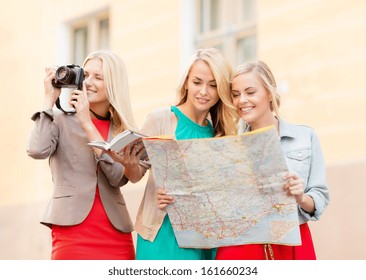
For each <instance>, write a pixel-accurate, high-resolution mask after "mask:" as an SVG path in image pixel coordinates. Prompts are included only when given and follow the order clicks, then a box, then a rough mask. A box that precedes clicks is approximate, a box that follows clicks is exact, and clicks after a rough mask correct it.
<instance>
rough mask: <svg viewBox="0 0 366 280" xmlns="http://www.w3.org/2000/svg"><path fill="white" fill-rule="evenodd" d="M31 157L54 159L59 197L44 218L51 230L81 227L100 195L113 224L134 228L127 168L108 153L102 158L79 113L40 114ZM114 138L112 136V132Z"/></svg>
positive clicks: (52, 165)
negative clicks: (124, 192)
mask: <svg viewBox="0 0 366 280" xmlns="http://www.w3.org/2000/svg"><path fill="white" fill-rule="evenodd" d="M32 120H33V121H34V122H35V123H34V127H33V129H32V131H31V135H30V139H29V142H28V147H27V153H28V155H29V156H30V157H32V158H35V159H46V158H49V165H50V169H51V173H52V180H53V194H52V197H51V199H50V201H49V204H48V206H47V209H46V211H45V213H44V216H43V218H42V220H41V223H42V224H45V225H47V226H51V225H52V224H55V225H63V226H66V225H76V224H80V223H81V222H82V221H83V220H84V219H85V218H86V217H87V215H88V214H89V212H90V210H91V208H92V205H93V202H94V198H95V192H96V186H97V185H98V187H99V193H100V197H101V201H102V204H103V207H104V209H105V211H106V213H107V216H108V218H109V220H110V221H111V223H112V224H113V226H114V227H115V228H116V229H118V230H120V231H122V232H131V231H132V230H133V225H132V221H131V219H130V215H129V213H128V211H127V207H126V203H125V200H124V198H123V196H122V193H121V191H120V187H121V186H123V185H125V184H126V183H127V182H128V179H127V178H126V177H124V176H123V171H124V170H123V166H122V165H121V164H120V163H117V162H115V161H113V159H112V158H111V157H110V156H108V155H107V154H104V153H103V154H102V155H101V156H100V157H99V158H98V157H96V156H95V154H94V152H93V149H92V148H91V147H89V146H87V145H86V144H87V142H88V139H87V137H86V135H85V133H84V131H83V130H82V128H81V127H80V125H79V122H78V119H77V117H76V115H66V114H64V113H62V112H61V111H59V110H51V109H50V110H47V111H43V112H37V113H35V114H34V115H33V116H32ZM108 138H109V139H111V138H112V133H111V130H110V131H109V136H108Z"/></svg>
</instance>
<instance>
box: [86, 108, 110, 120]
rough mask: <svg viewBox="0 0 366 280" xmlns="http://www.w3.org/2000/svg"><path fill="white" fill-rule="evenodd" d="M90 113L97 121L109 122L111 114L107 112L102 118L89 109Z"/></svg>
mask: <svg viewBox="0 0 366 280" xmlns="http://www.w3.org/2000/svg"><path fill="white" fill-rule="evenodd" d="M89 111H90V112H92V113H93V115H94V116H95V117H96V118H97V119H98V120H102V121H109V120H110V119H111V113H110V112H108V113H107V116H105V117H103V116H100V115H98V114H97V113H95V112H94V111H93V110H92V109H89Z"/></svg>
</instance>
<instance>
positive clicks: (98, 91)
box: [84, 58, 109, 112]
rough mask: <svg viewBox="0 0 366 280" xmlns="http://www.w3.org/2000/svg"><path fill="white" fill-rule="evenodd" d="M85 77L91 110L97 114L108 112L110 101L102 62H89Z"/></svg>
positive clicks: (94, 59)
mask: <svg viewBox="0 0 366 280" xmlns="http://www.w3.org/2000/svg"><path fill="white" fill-rule="evenodd" d="M84 76H85V82H86V90H87V95H88V101H89V105H90V108H91V109H92V110H93V111H95V112H97V111H99V112H101V111H108V108H109V101H108V98H107V88H106V87H105V84H104V76H103V62H102V60H100V59H98V58H93V59H90V60H88V61H87V62H86V64H85V65H84Z"/></svg>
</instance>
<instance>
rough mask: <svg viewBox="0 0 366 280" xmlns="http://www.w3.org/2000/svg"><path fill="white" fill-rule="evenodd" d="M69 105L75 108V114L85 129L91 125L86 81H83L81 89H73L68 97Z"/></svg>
mask: <svg viewBox="0 0 366 280" xmlns="http://www.w3.org/2000/svg"><path fill="white" fill-rule="evenodd" d="M69 104H70V106H73V107H74V108H75V110H76V113H77V114H76V116H77V118H78V120H79V123H80V125H81V127H82V128H83V129H84V130H86V129H87V128H88V127H89V126H91V125H93V122H92V120H91V117H90V110H89V101H88V95H87V92H86V83H85V81H83V89H82V90H77V89H75V90H74V91H73V92H72V94H71V97H70V101H69Z"/></svg>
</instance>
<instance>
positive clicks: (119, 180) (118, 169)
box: [96, 153, 129, 188]
mask: <svg viewBox="0 0 366 280" xmlns="http://www.w3.org/2000/svg"><path fill="white" fill-rule="evenodd" d="M96 160H97V166H98V172H103V173H104V175H105V177H106V178H107V179H108V181H109V184H110V185H111V186H112V187H114V188H119V187H122V186H124V185H126V184H127V183H128V181H129V180H128V179H127V177H125V176H124V175H123V174H124V167H123V165H122V164H120V163H118V162H115V161H114V160H113V159H112V158H111V157H110V156H109V155H107V154H106V153H102V154H101V155H100V156H99V157H97V156H96Z"/></svg>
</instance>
